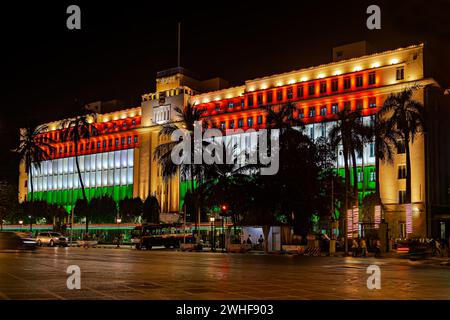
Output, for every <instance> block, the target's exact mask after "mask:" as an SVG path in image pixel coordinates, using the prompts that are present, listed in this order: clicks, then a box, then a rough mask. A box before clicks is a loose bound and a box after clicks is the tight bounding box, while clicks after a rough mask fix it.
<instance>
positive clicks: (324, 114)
mask: <svg viewBox="0 0 450 320" xmlns="http://www.w3.org/2000/svg"><path fill="white" fill-rule="evenodd" d="M320 115H321V116H326V115H327V106H322V107H320Z"/></svg>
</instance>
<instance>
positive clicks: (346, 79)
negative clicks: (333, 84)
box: [344, 77, 351, 90]
mask: <svg viewBox="0 0 450 320" xmlns="http://www.w3.org/2000/svg"><path fill="white" fill-rule="evenodd" d="M350 85H351V81H350V77H345V78H344V89H345V90H348V89H350Z"/></svg>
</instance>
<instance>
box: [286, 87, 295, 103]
mask: <svg viewBox="0 0 450 320" xmlns="http://www.w3.org/2000/svg"><path fill="white" fill-rule="evenodd" d="M286 96H287V98H288V99H289V100H290V99H292V98H293V97H294V91H293V90H292V87H289V88H288V89H287V92H286Z"/></svg>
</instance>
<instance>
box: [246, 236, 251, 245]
mask: <svg viewBox="0 0 450 320" xmlns="http://www.w3.org/2000/svg"><path fill="white" fill-rule="evenodd" d="M251 236H252V235H251V234H249V235H248V238H247V244H250V245H251V244H252V239H251Z"/></svg>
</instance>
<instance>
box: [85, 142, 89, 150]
mask: <svg viewBox="0 0 450 320" xmlns="http://www.w3.org/2000/svg"><path fill="white" fill-rule="evenodd" d="M86 150H89V142H88V143H86Z"/></svg>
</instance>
